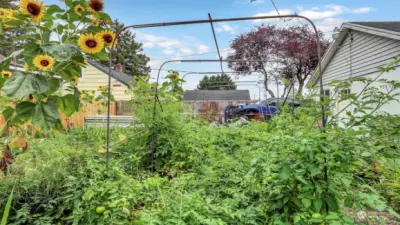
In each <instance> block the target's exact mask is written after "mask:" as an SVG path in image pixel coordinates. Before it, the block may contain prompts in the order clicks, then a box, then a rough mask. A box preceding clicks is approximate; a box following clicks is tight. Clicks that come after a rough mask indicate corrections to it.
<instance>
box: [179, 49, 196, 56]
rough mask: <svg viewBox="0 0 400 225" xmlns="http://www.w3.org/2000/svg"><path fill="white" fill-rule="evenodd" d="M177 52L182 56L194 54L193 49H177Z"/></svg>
mask: <svg viewBox="0 0 400 225" xmlns="http://www.w3.org/2000/svg"><path fill="white" fill-rule="evenodd" d="M179 51H181V52H182V53H184V54H193V53H194V51H193V49H191V48H189V47H182V48H180V49H179Z"/></svg>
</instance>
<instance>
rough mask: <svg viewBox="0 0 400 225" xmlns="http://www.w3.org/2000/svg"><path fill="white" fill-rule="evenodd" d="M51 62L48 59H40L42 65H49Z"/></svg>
mask: <svg viewBox="0 0 400 225" xmlns="http://www.w3.org/2000/svg"><path fill="white" fill-rule="evenodd" d="M49 64H50V62H49V61H48V60H45V59H44V60H41V61H40V65H42V66H48V65H49Z"/></svg>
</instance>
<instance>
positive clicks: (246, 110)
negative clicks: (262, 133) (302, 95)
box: [224, 98, 301, 123]
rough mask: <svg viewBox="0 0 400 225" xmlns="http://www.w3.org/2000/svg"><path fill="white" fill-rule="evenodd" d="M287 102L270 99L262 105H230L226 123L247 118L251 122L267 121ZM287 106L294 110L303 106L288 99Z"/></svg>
mask: <svg viewBox="0 0 400 225" xmlns="http://www.w3.org/2000/svg"><path fill="white" fill-rule="evenodd" d="M284 102H285V99H283V98H270V99H267V100H264V101H262V102H261V103H260V104H249V105H228V106H227V107H226V108H225V112H224V118H225V119H224V121H225V123H227V122H229V121H230V120H232V119H235V118H241V117H245V118H247V119H250V120H260V121H267V120H269V119H270V118H271V117H272V116H274V115H275V114H276V113H277V112H278V110H279V108H280V107H281V105H283V103H284ZM285 104H287V105H288V106H290V107H293V109H295V108H297V107H299V106H301V103H299V102H298V101H296V100H294V99H292V98H288V99H286V102H285Z"/></svg>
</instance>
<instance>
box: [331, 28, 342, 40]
mask: <svg viewBox="0 0 400 225" xmlns="http://www.w3.org/2000/svg"><path fill="white" fill-rule="evenodd" d="M339 35H340V29H339V28H338V27H335V29H333V33H332V38H333V40H336V38H338V37H339Z"/></svg>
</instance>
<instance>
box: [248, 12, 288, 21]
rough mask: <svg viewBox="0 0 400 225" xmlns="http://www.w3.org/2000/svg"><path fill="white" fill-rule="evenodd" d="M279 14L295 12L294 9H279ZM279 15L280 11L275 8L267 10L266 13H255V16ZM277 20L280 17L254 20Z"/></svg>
mask: <svg viewBox="0 0 400 225" xmlns="http://www.w3.org/2000/svg"><path fill="white" fill-rule="evenodd" d="M279 14H280V15H291V14H294V11H292V10H290V9H282V10H279ZM277 15H278V13H277V12H276V10H273V11H269V12H266V13H257V14H255V15H253V16H254V17H259V16H277ZM274 20H275V21H276V20H279V19H260V20H253V22H254V23H260V22H263V21H274Z"/></svg>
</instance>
